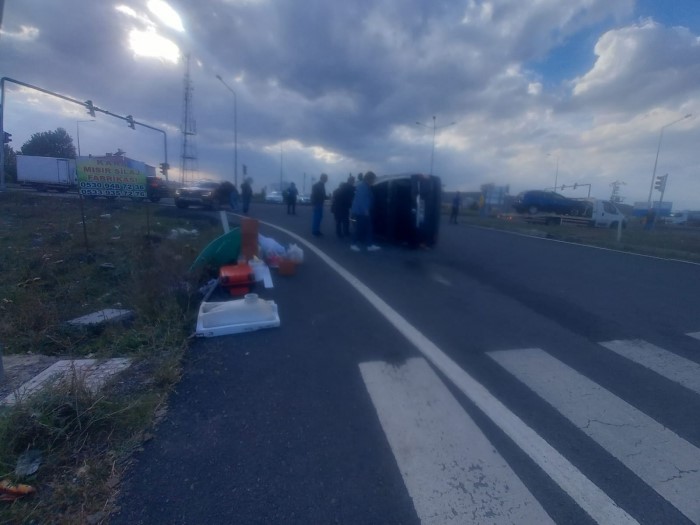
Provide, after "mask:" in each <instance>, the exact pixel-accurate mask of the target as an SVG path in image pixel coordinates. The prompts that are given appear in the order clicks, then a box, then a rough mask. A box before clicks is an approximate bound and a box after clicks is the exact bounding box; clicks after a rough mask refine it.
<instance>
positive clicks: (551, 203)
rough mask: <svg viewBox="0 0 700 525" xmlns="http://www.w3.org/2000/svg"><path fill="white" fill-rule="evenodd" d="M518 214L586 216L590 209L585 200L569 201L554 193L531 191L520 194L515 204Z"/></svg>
mask: <svg viewBox="0 0 700 525" xmlns="http://www.w3.org/2000/svg"><path fill="white" fill-rule="evenodd" d="M513 207H514V208H515V211H517V212H518V213H529V214H530V215H534V214H536V213H557V214H559V215H586V214H587V213H588V211H589V210H588V209H589V207H590V205H589V203H588V202H586V201H583V200H577V199H569V198H568V197H564V196H563V195H560V194H558V193H555V192H553V191H543V190H531V191H524V192H522V193H520V194H519V195H518V196H517V197H516V198H515V202H514V203H513Z"/></svg>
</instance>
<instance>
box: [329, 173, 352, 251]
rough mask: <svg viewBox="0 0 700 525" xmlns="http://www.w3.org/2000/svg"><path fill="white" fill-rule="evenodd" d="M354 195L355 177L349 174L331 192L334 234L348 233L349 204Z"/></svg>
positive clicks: (347, 234)
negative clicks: (344, 180)
mask: <svg viewBox="0 0 700 525" xmlns="http://www.w3.org/2000/svg"><path fill="white" fill-rule="evenodd" d="M354 196H355V177H353V176H352V175H350V176H349V177H348V180H347V181H346V182H343V183H341V184H340V186H338V188H337V189H336V190H335V191H334V192H333V205H332V207H331V211H332V212H333V215H334V216H335V234H336V235H337V236H338V237H348V236H349V235H350V206H352V199H353V197H354Z"/></svg>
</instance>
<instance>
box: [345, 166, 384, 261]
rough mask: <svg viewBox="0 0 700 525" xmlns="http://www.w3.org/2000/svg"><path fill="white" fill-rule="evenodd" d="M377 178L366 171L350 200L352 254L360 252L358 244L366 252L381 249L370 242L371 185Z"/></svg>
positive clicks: (372, 197)
mask: <svg viewBox="0 0 700 525" xmlns="http://www.w3.org/2000/svg"><path fill="white" fill-rule="evenodd" d="M376 179H377V176H376V175H375V174H374V173H373V172H371V171H368V172H367V173H365V175H364V177H363V178H362V181H361V182H360V183H359V184H358V185H357V187H356V188H355V197H354V198H353V200H352V207H351V208H350V213H351V214H352V216H353V218H354V219H355V231H354V236H353V243H352V244H351V245H350V249H351V250H352V251H354V252H359V251H360V244H365V245H366V246H367V251H368V252H373V251H376V250H380V249H381V248H380V247H379V246H377V245H376V244H374V243H373V242H372V207H373V205H374V196H373V195H372V188H371V186H372V184H374V181H375V180H376Z"/></svg>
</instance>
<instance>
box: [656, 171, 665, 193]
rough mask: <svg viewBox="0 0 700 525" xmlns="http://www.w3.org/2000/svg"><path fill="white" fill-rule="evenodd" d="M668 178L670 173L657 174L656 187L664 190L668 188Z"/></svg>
mask: <svg viewBox="0 0 700 525" xmlns="http://www.w3.org/2000/svg"><path fill="white" fill-rule="evenodd" d="M666 179H668V173H667V174H666V175H657V176H656V183H655V184H654V189H657V190H659V191H664V190H665V189H666Z"/></svg>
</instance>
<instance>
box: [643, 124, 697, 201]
mask: <svg viewBox="0 0 700 525" xmlns="http://www.w3.org/2000/svg"><path fill="white" fill-rule="evenodd" d="M692 116H693V115H692V113H688V114H687V115H686V116H685V117H681V118H679V119H678V120H674V121H673V122H671V123H669V124H666V125H665V126H661V131H660V132H659V144H658V146H657V147H656V159H655V160H654V171H653V172H652V173H651V185H650V186H649V201H648V203H647V206H648V207H649V209H651V194H652V192H653V191H654V181H655V180H656V166H657V164H658V163H659V152H660V151H661V139H662V138H663V136H664V130H665V129H666V128H668V127H669V126H673V125H674V124H678V123H679V122H680V121H681V120H685V119H687V118H690V117H692Z"/></svg>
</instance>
